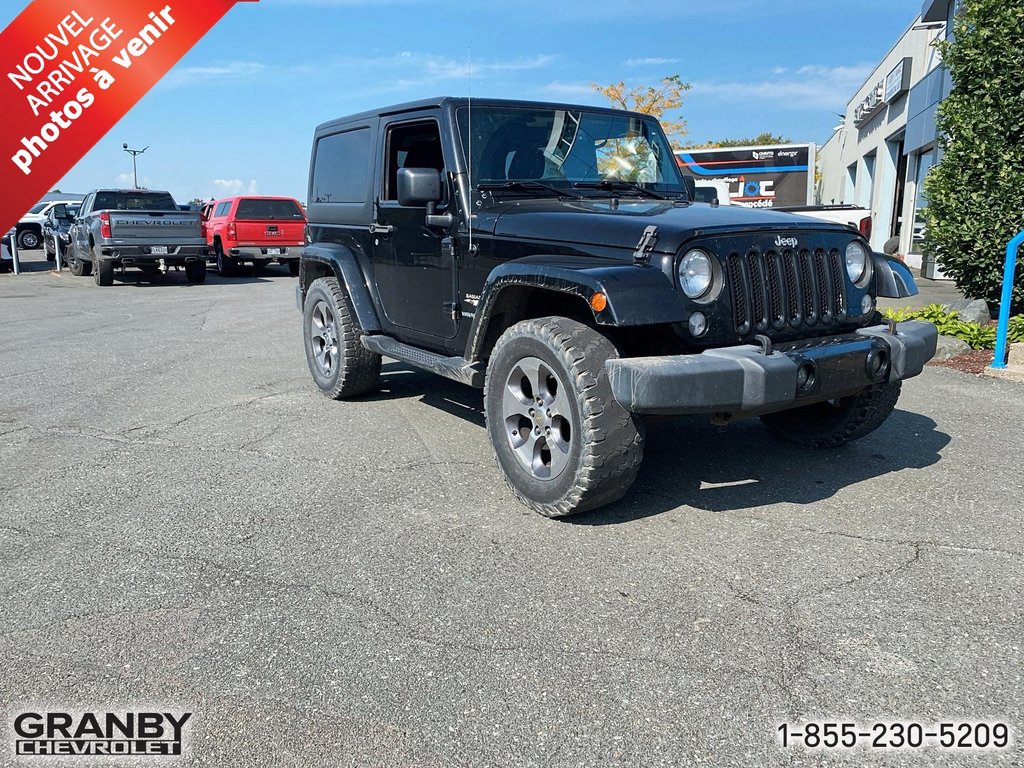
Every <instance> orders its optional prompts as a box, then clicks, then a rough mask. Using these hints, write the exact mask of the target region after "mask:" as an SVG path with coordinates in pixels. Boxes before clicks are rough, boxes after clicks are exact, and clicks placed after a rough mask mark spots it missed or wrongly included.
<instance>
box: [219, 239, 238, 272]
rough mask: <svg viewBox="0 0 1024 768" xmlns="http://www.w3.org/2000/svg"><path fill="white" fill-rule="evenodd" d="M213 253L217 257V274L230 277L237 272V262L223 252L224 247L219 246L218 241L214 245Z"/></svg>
mask: <svg viewBox="0 0 1024 768" xmlns="http://www.w3.org/2000/svg"><path fill="white" fill-rule="evenodd" d="M213 253H214V256H215V257H216V259H217V274H218V275H220V276H221V277H231V276H233V275H236V274H238V262H237V261H235V260H234V259H233V258H231V257H230V256H228V255H227V254H226V253H224V249H223V248H221V245H220V243H219V242H218V243H217V244H216V245H214V250H213Z"/></svg>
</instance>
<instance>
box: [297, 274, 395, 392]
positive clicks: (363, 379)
mask: <svg viewBox="0 0 1024 768" xmlns="http://www.w3.org/2000/svg"><path fill="white" fill-rule="evenodd" d="M321 302H322V303H323V304H324V305H325V306H326V308H327V310H328V311H329V313H330V315H331V316H332V317H333V323H334V330H333V331H332V335H333V337H334V341H335V345H334V346H335V348H336V351H337V354H336V355H332V356H331V357H332V360H333V366H332V368H331V370H330V372H325V371H324V370H323V368H322V367H321V365H320V363H319V362H318V361H317V353H316V352H315V351H314V333H313V328H314V320H313V315H314V311H315V310H316V308H317V306H318V305H320V304H321ZM362 336H363V331H362V329H360V328H359V324H358V323H357V322H356V315H355V311H354V310H353V309H352V302H351V300H350V299H349V297H348V292H347V291H346V290H345V289H344V288H343V287H342V286H341V284H340V283H339V282H338V280H337V278H334V277H321V278H318V279H316V280H314V281H313V283H312V284H311V285H310V286H309V290H308V291H306V300H305V301H304V302H303V307H302V338H303V346H304V347H305V348H306V363H307V364H308V365H309V372H310V374H312V376H313V381H314V382H315V383H316V385H317V387H319V388H320V391H321V392H323V393H324V395H325V396H327V397H329V398H331V399H332V400H342V399H345V398H349V397H359V396H360V395H366V394H368V393H370V392H375V391H376V390H377V388H378V387H379V386H380V366H381V356H380V355H378V354H376V353H374V352H370V350H368V349H366V347H364V346H363V345H362V342H361V341H360V339H361V337H362Z"/></svg>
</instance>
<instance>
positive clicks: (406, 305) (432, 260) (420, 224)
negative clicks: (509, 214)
mask: <svg viewBox="0 0 1024 768" xmlns="http://www.w3.org/2000/svg"><path fill="white" fill-rule="evenodd" d="M427 114H429V115H430V116H429V117H426V118H424V117H423V116H417V117H416V119H410V118H409V116H408V115H406V116H403V117H396V118H394V119H392V120H391V121H389V122H387V123H385V124H384V125H383V126H382V130H381V133H380V136H381V142H380V146H379V147H378V153H379V154H378V161H379V162H382V165H381V166H380V167H381V173H380V187H379V189H378V190H377V197H376V199H375V201H374V213H375V217H374V221H373V224H372V225H371V232H372V235H371V237H372V243H373V262H374V276H375V282H376V287H377V293H378V297H379V299H380V303H381V306H382V308H383V309H384V314H385V315H386V317H387V319H388V320H389V321H390V322H391V323H392V324H394V325H395V326H398V327H399V328H401V329H405V330H406V331H409V332H411V333H410V334H408V335H409V337H410V338H412V339H416V338H417V337H421V336H425V337H428V338H429V337H434V338H438V339H450V338H452V337H453V336H454V335H455V332H456V330H457V328H458V324H457V322H456V320H454V319H453V318H452V310H451V305H450V302H452V301H453V300H454V295H455V283H454V280H455V272H454V269H453V263H452V256H451V250H450V249H446V248H444V247H443V240H444V239H445V238H446V237H447V236H448V234H449V233H448V232H447V231H446V230H444V229H443V228H440V227H428V226H427V224H426V215H427V209H426V207H425V206H403V205H400V204H399V203H398V181H397V180H398V170H399V169H400V168H431V169H434V170H437V171H440V172H441V175H442V180H443V184H442V186H443V187H444V189H445V190H446V192H445V195H446V199H447V198H448V196H450V194H451V192H450V190H449V189H448V181H447V174H446V173H445V168H446V167H448V168H451V167H452V164H451V163H450V162H448V163H446V162H445V148H444V147H443V143H442V141H441V130H440V124H439V120H438V118H439V115H438V114H437V112H436V111H433V112H431V113H427ZM442 205H443V204H442ZM446 304H448V306H447V307H446ZM399 335H402V336H405V335H407V334H399Z"/></svg>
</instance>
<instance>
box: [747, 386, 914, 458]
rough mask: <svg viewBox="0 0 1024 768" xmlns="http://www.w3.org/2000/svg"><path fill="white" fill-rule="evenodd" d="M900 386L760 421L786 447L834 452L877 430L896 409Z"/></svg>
mask: <svg viewBox="0 0 1024 768" xmlns="http://www.w3.org/2000/svg"><path fill="white" fill-rule="evenodd" d="M901 387H902V382H899V381H897V382H894V383H892V384H876V385H875V386H872V387H868V388H867V389H865V390H864V391H862V392H858V393H857V394H856V395H851V396H849V397H843V398H839V399H838V400H835V401H827V402H824V403H813V404H812V405H805V406H803V407H802V408H792V409H790V410H788V411H779V412H778V413H769V414H767V415H765V416H762V417H761V421H763V422H764V423H765V425H766V426H767V427H768V428H769V429H770V430H771V431H772V432H774V433H775V435H776V436H777V437H778V438H779V439H781V440H784V441H785V442H787V443H792V444H793V445H799V446H802V447H805V448H835V447H837V446H840V445H843V444H844V443H848V442H850V441H851V440H858V439H860V438H862V437H864V436H865V435H868V434H870V433H872V432H874V431H875V430H876V429H878V428H879V427H880V426H882V424H883V423H884V422H885V420H886V419H887V418H889V415H890V414H891V413H892V412H893V409H894V408H895V407H896V401H897V400H899V397H900V389H901Z"/></svg>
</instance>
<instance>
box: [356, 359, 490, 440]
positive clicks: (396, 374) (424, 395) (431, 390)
mask: <svg viewBox="0 0 1024 768" xmlns="http://www.w3.org/2000/svg"><path fill="white" fill-rule="evenodd" d="M414 397H418V398H419V400H420V402H421V403H423V404H424V405H429V406H431V407H432V408H437V409H438V410H440V411H444V412H445V413H450V414H452V415H453V416H458V417H459V418H460V419H465V420H466V421H469V422H471V423H473V424H475V425H476V426H478V427H480V428H481V429H482V428H484V427H486V422H485V420H484V400H483V393H482V392H481V391H480V390H478V389H473V387H470V386H467V385H466V384H459V383H458V382H457V381H450V380H448V379H445V378H442V377H441V376H437V375H435V374H433V373H427V372H426V371H421V370H419V369H418V368H413V367H412V366H410V365H406V364H405V363H399V362H390V361H387V362H385V363H384V365H383V366H381V369H380V391H379V392H377V393H376V394H373V395H369V396H368V397H365V398H362V399H363V400H367V401H376V400H404V399H408V398H414Z"/></svg>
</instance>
